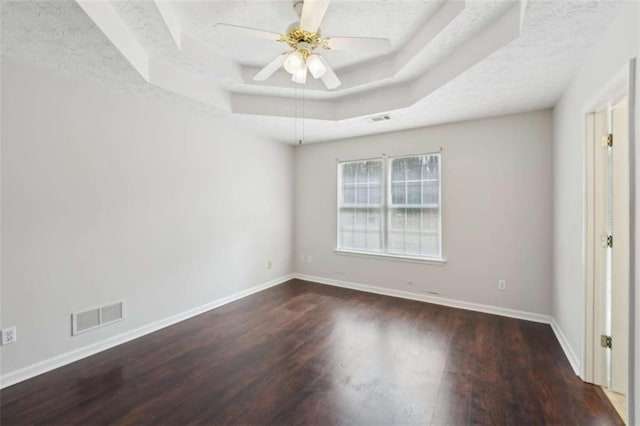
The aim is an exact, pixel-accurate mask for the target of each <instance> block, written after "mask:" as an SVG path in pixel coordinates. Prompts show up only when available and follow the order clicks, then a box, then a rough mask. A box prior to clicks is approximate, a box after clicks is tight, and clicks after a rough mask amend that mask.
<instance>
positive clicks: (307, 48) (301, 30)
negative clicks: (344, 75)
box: [214, 0, 391, 89]
mask: <svg viewBox="0 0 640 426" xmlns="http://www.w3.org/2000/svg"><path fill="white" fill-rule="evenodd" d="M328 6H329V0H296V1H295V3H294V6H293V8H294V10H295V11H296V13H297V14H298V16H299V17H300V21H299V22H294V23H293V24H291V25H290V26H289V27H288V28H287V32H286V33H285V34H279V33H274V32H270V31H263V30H259V29H255V28H248V27H241V26H238V25H231V24H215V25H214V26H215V27H219V28H221V29H223V28H226V29H229V30H231V31H232V32H234V33H236V34H238V35H246V36H251V37H259V38H263V39H267V40H273V41H277V42H281V43H286V44H288V45H289V47H291V49H292V50H289V51H287V52H284V53H283V54H281V55H279V56H278V57H277V58H275V59H274V60H273V61H271V62H270V63H269V64H268V65H267V66H265V67H264V68H263V69H262V70H260V72H258V73H257V74H256V75H254V76H253V79H254V80H255V81H264V80H266V79H268V78H269V77H271V75H273V73H275V72H276V71H277V70H278V69H279V68H280V67H283V68H284V69H285V71H287V72H288V73H289V74H291V80H292V81H294V82H295V83H299V84H305V83H306V82H307V74H308V73H311V75H312V76H313V78H316V79H318V78H320V79H322V82H323V83H324V85H325V86H326V87H327V89H335V88H336V87H338V86H340V84H342V83H341V82H340V79H338V76H336V73H335V72H334V71H333V69H332V68H331V66H330V65H329V64H328V63H327V61H326V60H325V59H324V58H323V57H322V56H321V55H319V54H318V53H316V49H318V48H322V49H326V50H382V49H388V48H389V47H391V43H390V41H389V39H386V38H377V37H327V38H323V37H322V35H321V32H320V23H321V22H322V19H323V18H324V15H325V13H326V11H327V7H328Z"/></svg>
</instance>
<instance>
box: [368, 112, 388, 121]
mask: <svg viewBox="0 0 640 426" xmlns="http://www.w3.org/2000/svg"><path fill="white" fill-rule="evenodd" d="M367 120H369V121H371V122H374V123H375V122H377V121H387V120H391V116H390V115H389V114H384V115H376V116H374V117H369V118H368V119H367Z"/></svg>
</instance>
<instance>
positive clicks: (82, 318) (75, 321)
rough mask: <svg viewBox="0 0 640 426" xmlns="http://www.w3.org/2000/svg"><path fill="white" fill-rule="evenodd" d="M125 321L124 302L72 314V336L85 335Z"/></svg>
mask: <svg viewBox="0 0 640 426" xmlns="http://www.w3.org/2000/svg"><path fill="white" fill-rule="evenodd" d="M123 319H124V302H117V303H112V304H110V305H105V306H100V307H98V308H94V309H89V310H87V311H83V312H76V313H73V314H71V335H72V336H75V335H76V334H80V333H84V332H85V331H90V330H93V329H95V328H98V327H102V326H103V325H108V324H112V323H114V322H117V321H121V320H123Z"/></svg>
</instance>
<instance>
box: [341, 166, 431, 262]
mask: <svg viewBox="0 0 640 426" xmlns="http://www.w3.org/2000/svg"><path fill="white" fill-rule="evenodd" d="M440 200H441V198H440V154H425V155H414V156H407V157H397V158H380V159H372V160H362V161H352V162H344V163H340V164H339V165H338V251H348V252H358V253H365V254H381V255H390V256H399V257H409V258H419V259H441V257H442V239H441V238H442V237H441V201H440Z"/></svg>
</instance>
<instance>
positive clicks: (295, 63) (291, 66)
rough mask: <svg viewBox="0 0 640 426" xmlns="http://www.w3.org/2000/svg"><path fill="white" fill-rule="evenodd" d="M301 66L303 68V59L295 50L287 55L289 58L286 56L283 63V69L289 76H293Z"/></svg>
mask: <svg viewBox="0 0 640 426" xmlns="http://www.w3.org/2000/svg"><path fill="white" fill-rule="evenodd" d="M302 66H304V57H303V56H302V54H301V53H300V52H298V51H297V50H296V51H295V52H292V53H289V56H287V59H286V60H285V61H284V69H285V70H286V71H287V72H288V73H289V74H294V73H295V72H296V71H297V70H299V69H300V67H302Z"/></svg>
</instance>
